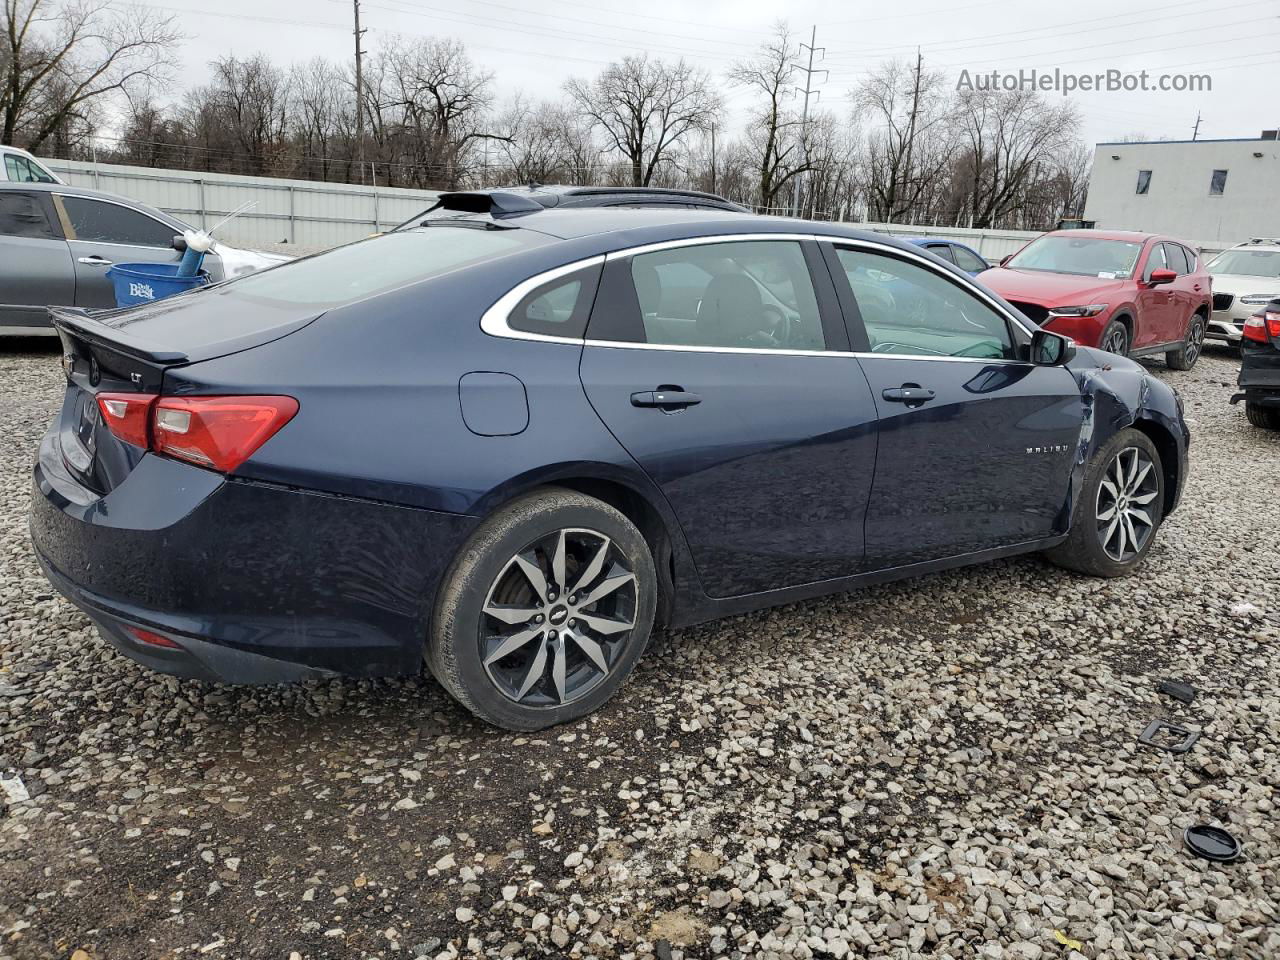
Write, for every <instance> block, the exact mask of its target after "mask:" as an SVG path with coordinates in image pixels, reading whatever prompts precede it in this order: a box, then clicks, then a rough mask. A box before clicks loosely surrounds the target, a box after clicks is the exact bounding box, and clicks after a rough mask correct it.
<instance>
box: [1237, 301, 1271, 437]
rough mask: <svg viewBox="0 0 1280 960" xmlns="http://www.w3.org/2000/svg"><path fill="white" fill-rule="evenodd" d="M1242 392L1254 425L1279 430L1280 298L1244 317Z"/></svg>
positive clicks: (1247, 412)
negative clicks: (1250, 315)
mask: <svg viewBox="0 0 1280 960" xmlns="http://www.w3.org/2000/svg"><path fill="white" fill-rule="evenodd" d="M1236 383H1237V384H1238V385H1239V387H1240V390H1241V392H1240V393H1237V394H1236V395H1235V396H1234V397H1232V398H1231V402H1232V403H1238V402H1240V401H1241V400H1243V401H1244V413H1245V416H1246V417H1248V418H1249V422H1250V423H1252V424H1253V425H1254V426H1255V427H1266V428H1268V429H1271V430H1280V298H1277V299H1275V300H1272V301H1271V302H1270V303H1268V304H1267V305H1266V306H1265V307H1263V308H1262V309H1261V310H1259V311H1258V312H1257V313H1255V314H1254V315H1253V316H1252V317H1250V318H1249V319H1248V320H1246V321H1245V323H1244V327H1243V329H1242V330H1241V331H1240V374H1239V376H1238V377H1237V379H1236Z"/></svg>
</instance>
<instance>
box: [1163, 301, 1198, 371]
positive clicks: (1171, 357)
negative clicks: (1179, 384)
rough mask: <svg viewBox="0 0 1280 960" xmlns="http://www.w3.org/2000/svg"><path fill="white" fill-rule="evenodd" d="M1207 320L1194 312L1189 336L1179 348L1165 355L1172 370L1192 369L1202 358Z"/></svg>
mask: <svg viewBox="0 0 1280 960" xmlns="http://www.w3.org/2000/svg"><path fill="white" fill-rule="evenodd" d="M1204 333H1205V321H1204V317H1203V316H1202V315H1200V314H1198V313H1196V314H1193V315H1192V317H1191V323H1190V324H1189V325H1188V326H1187V338H1186V339H1185V340H1183V341H1182V346H1181V347H1179V348H1178V349H1177V350H1170V351H1168V352H1167V353H1166V354H1165V355H1164V362H1165V363H1166V364H1167V365H1168V366H1169V368H1170V369H1171V370H1190V369H1191V368H1192V367H1194V366H1195V365H1196V361H1197V360H1199V359H1200V353H1201V351H1202V350H1203V349H1204Z"/></svg>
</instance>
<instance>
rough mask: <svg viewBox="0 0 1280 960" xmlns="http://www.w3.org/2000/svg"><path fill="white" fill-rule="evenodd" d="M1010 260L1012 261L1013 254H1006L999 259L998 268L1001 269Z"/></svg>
mask: <svg viewBox="0 0 1280 960" xmlns="http://www.w3.org/2000/svg"><path fill="white" fill-rule="evenodd" d="M1012 259H1013V254H1012V253H1006V254H1005V255H1004V256H1003V257H1001V258H1000V266H1002V267H1003V266H1004V265H1005V264H1007V263H1008V262H1009V261H1010V260H1012Z"/></svg>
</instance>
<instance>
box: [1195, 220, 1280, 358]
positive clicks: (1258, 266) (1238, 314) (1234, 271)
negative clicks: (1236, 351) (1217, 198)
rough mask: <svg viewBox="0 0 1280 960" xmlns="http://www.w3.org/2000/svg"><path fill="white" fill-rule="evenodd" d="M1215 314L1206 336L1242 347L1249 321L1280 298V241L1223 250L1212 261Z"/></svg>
mask: <svg viewBox="0 0 1280 960" xmlns="http://www.w3.org/2000/svg"><path fill="white" fill-rule="evenodd" d="M1208 270H1209V273H1210V274H1211V275H1212V276H1213V314H1212V315H1211V316H1210V317H1209V328H1208V330H1207V331H1206V333H1205V336H1206V337H1208V338H1209V339H1211V340H1224V341H1226V342H1228V343H1239V342H1240V334H1241V331H1242V330H1243V329H1244V325H1245V321H1246V320H1248V319H1249V318H1250V317H1252V316H1253V315H1254V314H1256V313H1257V312H1258V308H1259V307H1262V306H1265V305H1266V304H1267V303H1269V302H1270V301H1271V300H1273V299H1274V298H1276V297H1280V239H1276V238H1273V237H1259V238H1256V239H1253V240H1250V241H1249V242H1248V243H1238V244H1236V245H1235V246H1234V247H1231V248H1230V249H1229V250H1223V251H1222V253H1220V254H1218V255H1217V256H1216V257H1214V258H1213V259H1212V260H1210V261H1209V266H1208Z"/></svg>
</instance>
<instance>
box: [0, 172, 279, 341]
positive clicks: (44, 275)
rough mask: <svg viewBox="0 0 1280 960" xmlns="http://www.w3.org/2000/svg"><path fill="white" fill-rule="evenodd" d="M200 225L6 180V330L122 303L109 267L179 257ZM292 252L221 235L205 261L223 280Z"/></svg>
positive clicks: (2, 198)
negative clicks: (62, 309)
mask: <svg viewBox="0 0 1280 960" xmlns="http://www.w3.org/2000/svg"><path fill="white" fill-rule="evenodd" d="M192 229H195V228H193V227H192V226H190V225H189V224H186V223H183V222H182V221H181V220H179V219H177V218H176V217H172V216H170V215H169V214H167V213H164V212H162V211H160V210H156V209H155V208H154V207H148V206H147V205H146V204H142V203H137V202H136V201H133V200H129V199H127V198H125V197H121V196H118V195H116V194H112V193H103V192H101V191H98V190H88V189H85V188H83V187H69V186H66V185H65V184H59V183H44V182H39V183H10V182H0V336H29V335H32V334H52V333H53V332H54V330H53V328H52V327H51V326H50V325H49V316H48V312H47V310H46V307H47V306H49V305H55V306H76V307H114V306H115V303H116V301H115V293H114V289H113V287H112V283H111V280H110V279H108V278H107V268H108V267H110V266H111V265H112V264H113V263H139V262H141V263H165V262H169V261H176V260H178V259H179V258H180V257H181V253H180V252H179V251H178V250H177V249H175V247H174V238H175V237H181V235H182V233H183V231H186V230H192ZM290 259H291V258H290V257H285V256H276V255H273V254H267V253H258V252H256V251H252V250H241V249H239V248H237V247H232V246H230V245H229V244H225V243H221V242H219V243H218V246H217V250H216V252H215V253H212V254H210V255H208V256H206V257H205V261H204V269H205V270H206V271H207V272H208V274H209V276H210V277H211V278H212V279H213V280H214V281H218V280H222V279H224V278H227V277H235V276H240V275H241V274H245V273H252V272H254V271H255V270H261V269H264V268H265V267H271V266H275V265H277V264H280V263H286V262H288V261H289V260H290Z"/></svg>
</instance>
